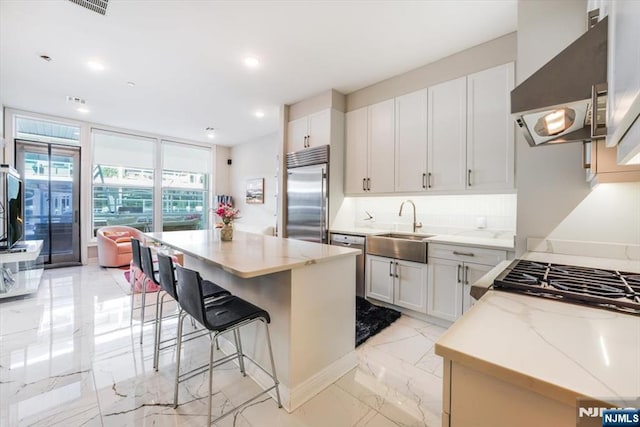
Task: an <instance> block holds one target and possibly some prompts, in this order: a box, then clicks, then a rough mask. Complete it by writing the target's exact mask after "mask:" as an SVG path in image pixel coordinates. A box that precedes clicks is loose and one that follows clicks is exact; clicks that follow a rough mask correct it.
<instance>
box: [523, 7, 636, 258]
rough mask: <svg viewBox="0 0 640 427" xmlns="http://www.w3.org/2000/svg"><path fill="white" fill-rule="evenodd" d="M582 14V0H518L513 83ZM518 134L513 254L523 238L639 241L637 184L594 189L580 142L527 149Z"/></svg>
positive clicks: (580, 26) (577, 30)
mask: <svg viewBox="0 0 640 427" xmlns="http://www.w3.org/2000/svg"><path fill="white" fill-rule="evenodd" d="M586 12H587V1H586V0H570V1H567V0H562V1H553V2H547V1H528V0H520V1H519V2H518V60H517V67H516V81H517V83H520V82H522V81H523V80H524V79H526V78H527V77H528V76H529V75H531V74H532V73H533V72H535V71H536V70H537V69H538V68H540V67H541V66H542V65H544V64H545V63H546V62H547V61H548V60H549V59H551V58H552V57H553V56H555V55H556V54H557V53H558V52H560V51H561V50H562V49H564V48H565V47H566V46H567V45H568V44H570V43H571V42H572V41H574V40H575V39H576V38H578V37H579V36H580V35H581V34H583V33H584V32H585V31H586ZM516 134H517V135H516V153H517V155H516V171H517V176H516V180H517V188H518V206H517V212H518V220H517V238H516V254H517V255H519V254H522V253H523V252H524V251H525V250H526V238H527V237H547V236H549V237H555V238H558V239H568V240H579V241H588V240H598V241H615V242H620V243H640V232H639V231H638V228H639V227H640V225H639V223H640V221H639V215H640V202H638V198H639V197H640V196H638V194H639V193H640V184H636V183H634V184H608V185H606V186H605V185H601V186H599V187H596V188H595V189H594V190H593V191H592V190H591V188H590V187H589V185H588V184H587V183H586V182H585V174H584V171H583V169H582V156H581V149H582V147H581V145H580V144H577V143H570V144H561V145H556V146H549V147H535V148H531V147H529V145H528V144H527V143H526V141H525V140H524V138H523V137H522V134H521V133H520V132H517V133H516ZM601 187H602V188H601Z"/></svg>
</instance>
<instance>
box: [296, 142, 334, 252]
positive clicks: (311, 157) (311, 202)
mask: <svg viewBox="0 0 640 427" xmlns="http://www.w3.org/2000/svg"><path fill="white" fill-rule="evenodd" d="M328 177H329V146H328V145H323V146H320V147H315V148H308V149H306V150H303V151H296V152H294V153H289V154H287V237H289V238H292V239H299V240H307V241H310V242H318V243H327V242H328V236H327V226H328V217H327V215H328V214H327V212H328V204H329V187H328Z"/></svg>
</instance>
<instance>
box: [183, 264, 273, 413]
mask: <svg viewBox="0 0 640 427" xmlns="http://www.w3.org/2000/svg"><path fill="white" fill-rule="evenodd" d="M176 274H177V276H178V281H177V286H176V290H177V293H178V302H179V303H180V306H181V307H182V309H183V312H182V313H180V316H179V320H178V339H177V343H178V345H177V349H176V381H175V388H174V394H173V407H174V408H176V407H177V406H178V386H179V384H180V383H181V382H183V381H186V380H188V379H189V378H192V377H194V376H196V375H198V374H201V373H203V372H205V371H207V370H208V371H209V410H208V420H209V424H211V423H215V422H216V421H218V420H220V419H221V418H224V417H225V416H227V415H229V414H231V413H232V412H234V411H236V410H238V409H239V408H242V407H244V406H245V405H247V404H248V403H250V402H252V401H254V400H255V399H257V398H258V397H260V396H262V395H263V394H266V393H268V392H270V391H271V390H273V389H275V391H276V400H277V403H278V407H279V408H281V407H282V403H281V402H280V390H279V389H278V384H279V383H278V377H277V375H276V366H275V363H274V361H273V350H272V348H271V337H270V335H269V325H268V324H269V322H270V321H271V318H270V317H269V313H267V312H266V311H265V310H263V309H261V308H259V307H256V306H255V305H253V304H251V303H250V302H247V301H245V300H243V299H242V298H239V297H237V296H233V295H230V296H226V297H222V298H218V299H216V300H213V301H212V302H211V303H209V304H206V305H205V302H204V298H203V294H202V278H201V277H200V273H198V272H197V271H193V270H189V269H187V268H184V267H181V266H179V265H178V266H176ZM187 314H188V315H190V316H191V317H193V318H194V319H195V320H196V321H197V322H198V323H200V324H202V325H203V326H204V327H205V328H206V329H207V330H208V331H209V339H210V341H211V342H210V346H209V363H208V364H207V365H205V366H202V367H199V368H195V369H193V370H191V371H189V372H185V373H184V374H180V350H181V347H182V331H183V324H184V319H185V318H186V316H187ZM257 321H259V322H262V323H263V324H264V326H265V333H266V337H267V346H268V348H269V357H270V360H271V372H268V371H267V370H266V369H264V368H263V367H262V366H260V364H258V363H257V362H256V361H255V360H253V359H252V358H251V357H249V356H248V355H246V354H244V353H243V351H242V344H241V341H240V332H239V330H240V328H241V327H242V326H245V325H248V324H250V323H253V322H257ZM229 331H232V332H233V334H234V337H235V341H236V352H235V353H233V354H230V355H227V356H224V357H222V358H221V359H219V360H217V361H215V363H214V357H213V354H214V342H215V339H216V338H217V337H218V336H219V335H220V334H222V333H225V332H229ZM245 357H246V358H247V359H248V360H249V361H251V362H252V363H253V364H255V365H256V366H257V367H258V368H260V369H261V370H262V371H263V372H264V373H265V374H267V375H269V376H270V377H271V379H273V386H271V387H269V388H267V389H266V390H264V391H262V392H260V393H258V394H257V395H255V396H253V397H252V398H250V399H249V400H247V401H245V402H244V403H242V404H240V405H238V406H236V407H235V408H232V409H230V410H228V411H226V412H224V413H222V414H221V415H220V416H219V417H217V418H216V419H215V420H212V419H211V407H212V399H213V368H214V367H216V366H220V365H222V364H224V363H227V362H231V361H233V360H236V359H237V360H238V364H239V365H240V372H241V373H242V374H243V375H245V369H244V358H245Z"/></svg>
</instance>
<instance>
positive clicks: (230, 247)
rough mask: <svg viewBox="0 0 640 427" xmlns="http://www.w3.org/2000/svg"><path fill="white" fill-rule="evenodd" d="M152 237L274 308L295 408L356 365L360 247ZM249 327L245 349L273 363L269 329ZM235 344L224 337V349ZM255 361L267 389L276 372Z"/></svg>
mask: <svg viewBox="0 0 640 427" xmlns="http://www.w3.org/2000/svg"><path fill="white" fill-rule="evenodd" d="M146 236H147V237H149V238H150V239H153V240H155V241H158V242H160V243H162V244H163V245H165V246H168V247H170V248H173V249H176V250H178V251H180V252H182V253H184V266H185V267H187V268H190V269H193V270H197V271H199V272H200V274H201V275H202V277H203V278H205V279H207V280H211V281H213V282H215V283H217V284H219V285H220V286H222V287H224V288H226V289H228V290H229V291H230V292H232V293H233V294H235V295H238V296H239V297H241V298H244V299H246V300H248V301H250V302H252V303H254V304H256V305H258V306H260V307H261V308H263V309H265V310H267V311H268V312H269V315H270V316H271V325H270V332H271V340H272V343H273V352H274V357H275V363H276V369H277V373H278V379H279V380H280V383H281V384H280V394H281V396H282V404H283V406H284V408H285V409H287V410H288V411H293V410H294V409H296V408H297V407H299V406H300V405H302V404H303V403H304V402H305V401H307V400H309V399H310V398H312V397H313V396H314V395H316V394H317V393H318V392H320V391H321V390H322V389H324V388H325V387H327V386H329V385H330V384H331V383H333V382H334V381H336V380H337V379H338V378H339V377H340V376H342V375H343V374H345V373H346V372H347V371H349V370H350V369H352V368H353V367H355V366H356V364H357V359H356V355H355V352H354V348H355V257H356V255H358V254H359V253H360V251H359V250H355V249H349V248H342V247H337V246H329V245H322V244H318V243H311V242H304V241H300V240H292V239H282V238H277V237H272V236H265V235H261V234H252V233H244V232H238V231H236V232H235V233H234V239H233V241H230V242H223V241H220V236H219V232H218V231H215V230H192V231H172V232H163V233H147V234H146ZM242 334H243V341H242V343H243V349H244V350H245V351H246V352H247V353H248V354H253V355H255V358H256V359H257V360H258V361H259V362H261V363H263V364H264V366H268V354H267V347H266V343H265V342H264V331H263V330H262V329H261V328H260V329H258V330H256V329H252V328H251V326H247V327H245V328H244V329H243V331H242ZM231 345H232V344H231V341H223V342H222V343H221V347H222V349H223V350H225V347H227V348H229V346H231ZM229 349H230V348H229ZM249 367H250V364H249V365H247V371H248V373H249V375H251V376H252V377H253V378H254V379H255V380H256V382H258V384H261V385H263V386H265V388H267V386H268V385H269V384H270V381H271V380H270V378H269V377H268V376H266V375H264V373H263V372H262V371H259V370H257V369H256V370H253V371H252V370H250V369H249ZM271 384H272V383H271Z"/></svg>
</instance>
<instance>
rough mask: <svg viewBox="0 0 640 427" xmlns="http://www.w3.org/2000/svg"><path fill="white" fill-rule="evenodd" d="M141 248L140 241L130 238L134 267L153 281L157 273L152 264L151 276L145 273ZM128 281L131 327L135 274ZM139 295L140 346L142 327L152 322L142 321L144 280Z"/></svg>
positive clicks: (144, 301) (144, 296)
mask: <svg viewBox="0 0 640 427" xmlns="http://www.w3.org/2000/svg"><path fill="white" fill-rule="evenodd" d="M141 247H142V245H141V244H140V240H138V239H136V238H133V237H132V238H131V254H132V255H133V257H132V259H131V261H132V262H133V265H134V267H136V268H137V269H138V270H139V271H140V272H141V273H142V275H144V276H145V277H146V278H147V279H150V280H153V278H154V275H155V274H156V273H157V272H158V269H157V268H153V263H152V268H151V269H150V271H152V273H151V274H149V273H145V271H144V268H143V265H142V252H141ZM130 281H131V320H130V324H131V325H133V310H134V296H135V282H136V277H135V272H134V271H131V272H130ZM154 284H157V282H156V281H155V280H154ZM140 295H141V303H140V344H142V339H143V336H144V325H145V323H149V322H152V321H153V320H147V321H145V320H144V312H145V308H146V296H147V282H146V280H143V282H142V287H141V289H140Z"/></svg>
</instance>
